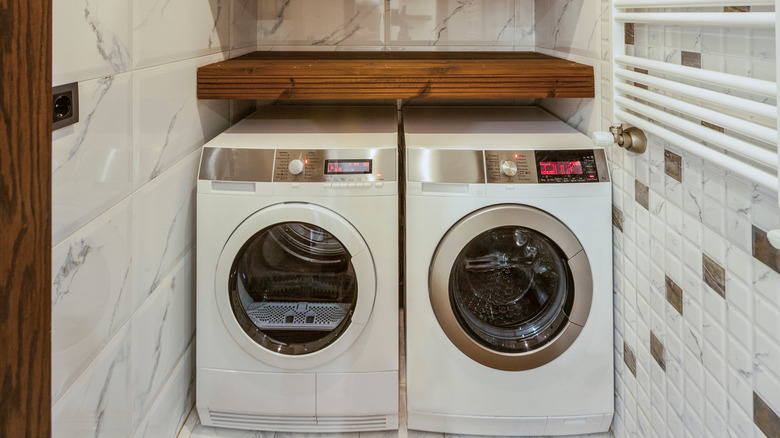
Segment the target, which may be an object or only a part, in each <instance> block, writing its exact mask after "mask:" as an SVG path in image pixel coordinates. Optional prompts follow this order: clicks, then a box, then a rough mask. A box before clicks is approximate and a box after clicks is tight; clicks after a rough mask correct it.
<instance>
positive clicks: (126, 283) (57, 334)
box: [51, 201, 132, 402]
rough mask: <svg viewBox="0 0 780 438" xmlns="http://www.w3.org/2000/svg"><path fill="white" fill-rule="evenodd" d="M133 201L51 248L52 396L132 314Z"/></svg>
mask: <svg viewBox="0 0 780 438" xmlns="http://www.w3.org/2000/svg"><path fill="white" fill-rule="evenodd" d="M130 220H131V212H130V202H129V201H123V202H121V203H120V204H118V205H117V206H116V207H114V208H112V209H111V210H109V211H108V212H106V213H105V214H103V215H101V216H99V217H98V218H97V219H96V220H94V221H92V222H91V223H89V224H88V225H87V226H86V227H84V228H82V229H80V230H79V231H78V232H76V233H74V234H73V235H72V236H70V237H69V238H68V239H66V240H64V241H63V242H61V243H60V244H59V245H57V246H55V247H54V248H52V299H51V305H52V322H51V325H52V339H51V342H52V349H51V351H52V400H54V401H55V402H56V401H57V400H59V398H60V396H61V395H62V394H63V392H64V391H65V390H66V389H67V388H68V386H70V384H71V383H73V382H74V381H75V380H76V378H77V377H78V376H79V375H80V374H81V373H82V372H83V371H84V369H85V368H86V367H87V366H88V365H89V363H90V362H91V361H92V360H93V358H94V357H95V356H96V355H97V354H98V352H99V351H100V349H101V348H103V346H104V345H106V343H107V342H108V341H109V339H111V337H112V336H114V335H115V334H116V333H117V331H118V330H119V329H120V328H121V327H122V326H123V325H124V324H125V322H127V320H128V318H129V317H130V314H131V310H132V309H131V306H132V286H131V284H130V280H131V248H130V244H131V236H130V228H131V227H130Z"/></svg>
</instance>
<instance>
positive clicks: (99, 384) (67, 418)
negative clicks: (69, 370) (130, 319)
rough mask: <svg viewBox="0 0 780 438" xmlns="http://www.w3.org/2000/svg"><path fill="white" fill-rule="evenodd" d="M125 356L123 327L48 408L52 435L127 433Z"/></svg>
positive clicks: (127, 340)
mask: <svg viewBox="0 0 780 438" xmlns="http://www.w3.org/2000/svg"><path fill="white" fill-rule="evenodd" d="M129 359H130V327H129V326H125V329H123V330H121V331H120V332H119V333H118V334H117V335H116V336H115V337H114V339H113V340H112V341H111V342H109V344H108V345H107V346H106V348H105V349H103V351H102V352H101V353H100V355H98V357H97V358H95V360H94V361H93V362H92V364H91V365H90V366H89V367H88V368H87V369H86V370H85V371H84V373H83V374H81V376H79V378H78V380H76V382H75V383H74V384H73V386H71V387H70V389H68V391H67V392H66V393H65V394H64V395H63V396H62V398H61V399H60V400H59V401H58V402H57V403H56V404H54V406H53V407H52V437H53V438H69V437H73V438H83V437H87V436H95V437H102V436H110V437H124V436H129V434H130V429H129V427H130V423H129V421H128V419H129V418H130V414H131V406H130V403H129V402H130V397H129V396H130V393H129V388H128V384H129V378H128V377H129V376H128V374H129V369H130V366H129Z"/></svg>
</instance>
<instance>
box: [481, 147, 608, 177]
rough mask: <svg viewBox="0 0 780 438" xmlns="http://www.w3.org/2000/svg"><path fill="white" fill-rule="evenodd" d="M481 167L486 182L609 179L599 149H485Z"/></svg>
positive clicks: (603, 158)
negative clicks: (483, 164) (484, 171)
mask: <svg viewBox="0 0 780 438" xmlns="http://www.w3.org/2000/svg"><path fill="white" fill-rule="evenodd" d="M485 168H486V174H487V182H488V183H503V184H537V183H540V184H547V183H591V182H609V170H608V169H607V161H606V157H605V155H604V151H603V150H602V149H560V150H534V151H529V150H515V151H513V150H488V151H485Z"/></svg>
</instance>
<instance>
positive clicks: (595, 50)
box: [535, 0, 601, 59]
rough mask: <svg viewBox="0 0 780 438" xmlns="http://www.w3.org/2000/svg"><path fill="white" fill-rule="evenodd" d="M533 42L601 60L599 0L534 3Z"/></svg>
mask: <svg viewBox="0 0 780 438" xmlns="http://www.w3.org/2000/svg"><path fill="white" fill-rule="evenodd" d="M535 15H536V20H535V22H536V45H537V46H538V47H543V48H546V49H551V50H555V51H559V52H565V53H572V54H576V55H581V56H586V57H588V58H593V59H601V5H600V0H551V1H541V2H540V1H537V2H536V10H535Z"/></svg>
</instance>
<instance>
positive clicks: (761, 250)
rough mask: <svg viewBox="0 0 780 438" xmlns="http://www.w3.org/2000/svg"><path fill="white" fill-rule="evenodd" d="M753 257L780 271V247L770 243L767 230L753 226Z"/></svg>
mask: <svg viewBox="0 0 780 438" xmlns="http://www.w3.org/2000/svg"><path fill="white" fill-rule="evenodd" d="M753 257H755V258H757V259H758V260H759V261H760V262H761V263H763V264H765V265H767V266H769V267H770V268H772V269H774V270H775V271H776V272H778V273H780V249H777V248H775V247H774V246H772V244H771V243H769V239H767V237H766V231H764V230H762V229H760V228H756V226H755V225H754V226H753Z"/></svg>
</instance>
